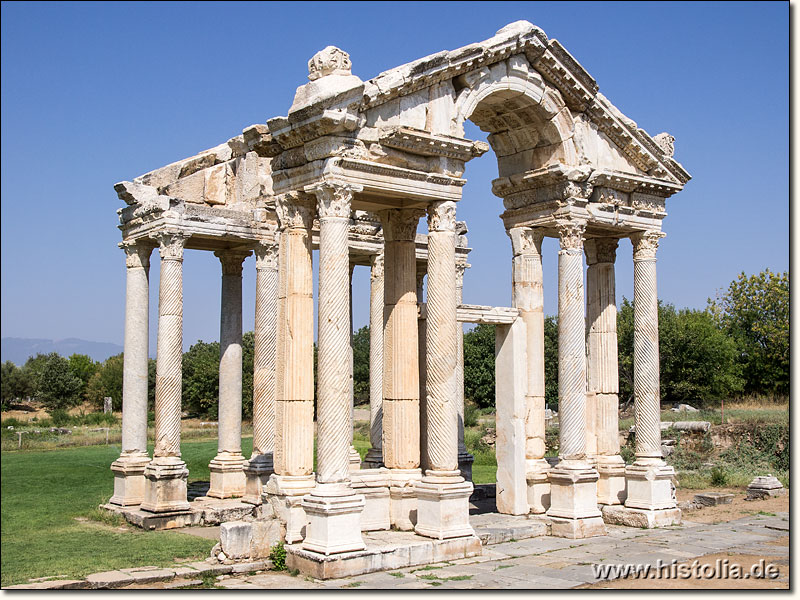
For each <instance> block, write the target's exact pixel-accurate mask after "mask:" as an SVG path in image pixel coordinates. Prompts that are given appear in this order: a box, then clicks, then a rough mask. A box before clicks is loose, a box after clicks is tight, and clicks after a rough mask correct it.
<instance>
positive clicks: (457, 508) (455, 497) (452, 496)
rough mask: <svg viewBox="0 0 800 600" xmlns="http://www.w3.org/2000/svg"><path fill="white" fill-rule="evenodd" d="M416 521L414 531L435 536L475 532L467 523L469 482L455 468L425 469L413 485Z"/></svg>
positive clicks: (446, 537)
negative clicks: (453, 469)
mask: <svg viewBox="0 0 800 600" xmlns="http://www.w3.org/2000/svg"><path fill="white" fill-rule="evenodd" d="M414 489H415V490H416V492H417V523H416V525H415V527H414V532H415V533H417V534H419V535H424V536H425V537H429V538H434V539H436V540H445V539H450V538H458V537H466V536H472V535H475V532H474V531H473V529H472V526H471V525H470V524H469V497H470V495H471V494H472V489H473V486H472V482H470V481H464V478H463V477H461V475H459V471H426V472H425V477H423V478H422V481H419V482H417V483H416V484H415V485H414Z"/></svg>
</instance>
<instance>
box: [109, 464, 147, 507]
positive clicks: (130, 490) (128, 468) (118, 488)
mask: <svg viewBox="0 0 800 600" xmlns="http://www.w3.org/2000/svg"><path fill="white" fill-rule="evenodd" d="M149 463H150V457H149V456H148V455H147V454H145V453H142V452H131V453H126V452H123V453H122V454H120V456H119V458H118V459H117V460H115V461H114V462H113V463H111V470H112V471H113V472H114V495H113V496H111V500H109V501H108V502H109V503H110V504H116V505H118V506H136V505H138V504H141V503H142V501H143V500H144V487H145V478H144V471H145V468H146V467H147V465H148V464H149Z"/></svg>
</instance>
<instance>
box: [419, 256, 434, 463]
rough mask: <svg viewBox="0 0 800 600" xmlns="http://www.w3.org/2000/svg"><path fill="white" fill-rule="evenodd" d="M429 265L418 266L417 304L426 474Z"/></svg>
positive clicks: (421, 444) (422, 452) (421, 460)
mask: <svg viewBox="0 0 800 600" xmlns="http://www.w3.org/2000/svg"><path fill="white" fill-rule="evenodd" d="M427 266H428V265H427V264H423V265H420V264H417V304H418V306H419V316H418V317H417V342H418V343H417V348H418V351H417V355H418V356H419V431H420V436H419V467H420V469H421V471H422V472H423V473H424V472H425V470H426V469H428V468H429V467H430V466H431V461H430V457H429V456H428V437H427V436H426V435H425V432H426V431H427V430H428V392H427V389H428V365H427V364H426V362H425V357H426V356H427V355H428V350H427V347H428V333H427V328H428V312H427V311H428V307H427V305H426V304H425V303H424V302H423V301H422V299H423V298H424V293H425V276H426V275H427V274H428V273H427V271H426V269H427Z"/></svg>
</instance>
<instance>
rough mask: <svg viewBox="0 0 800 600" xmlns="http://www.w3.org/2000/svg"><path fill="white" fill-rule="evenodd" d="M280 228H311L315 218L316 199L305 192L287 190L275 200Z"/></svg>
mask: <svg viewBox="0 0 800 600" xmlns="http://www.w3.org/2000/svg"><path fill="white" fill-rule="evenodd" d="M275 212H276V214H277V215H278V228H279V229H291V228H293V227H298V228H303V229H311V224H312V222H313V220H314V201H313V199H312V198H311V197H310V196H309V195H308V194H306V193H304V192H287V193H285V194H281V195H280V196H278V197H277V198H276V200H275Z"/></svg>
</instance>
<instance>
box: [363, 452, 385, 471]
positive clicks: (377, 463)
mask: <svg viewBox="0 0 800 600" xmlns="http://www.w3.org/2000/svg"><path fill="white" fill-rule="evenodd" d="M382 466H383V451H382V450H381V449H380V448H370V449H369V450H367V455H366V456H365V457H364V463H363V468H364V469H378V468H380V467H382Z"/></svg>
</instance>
